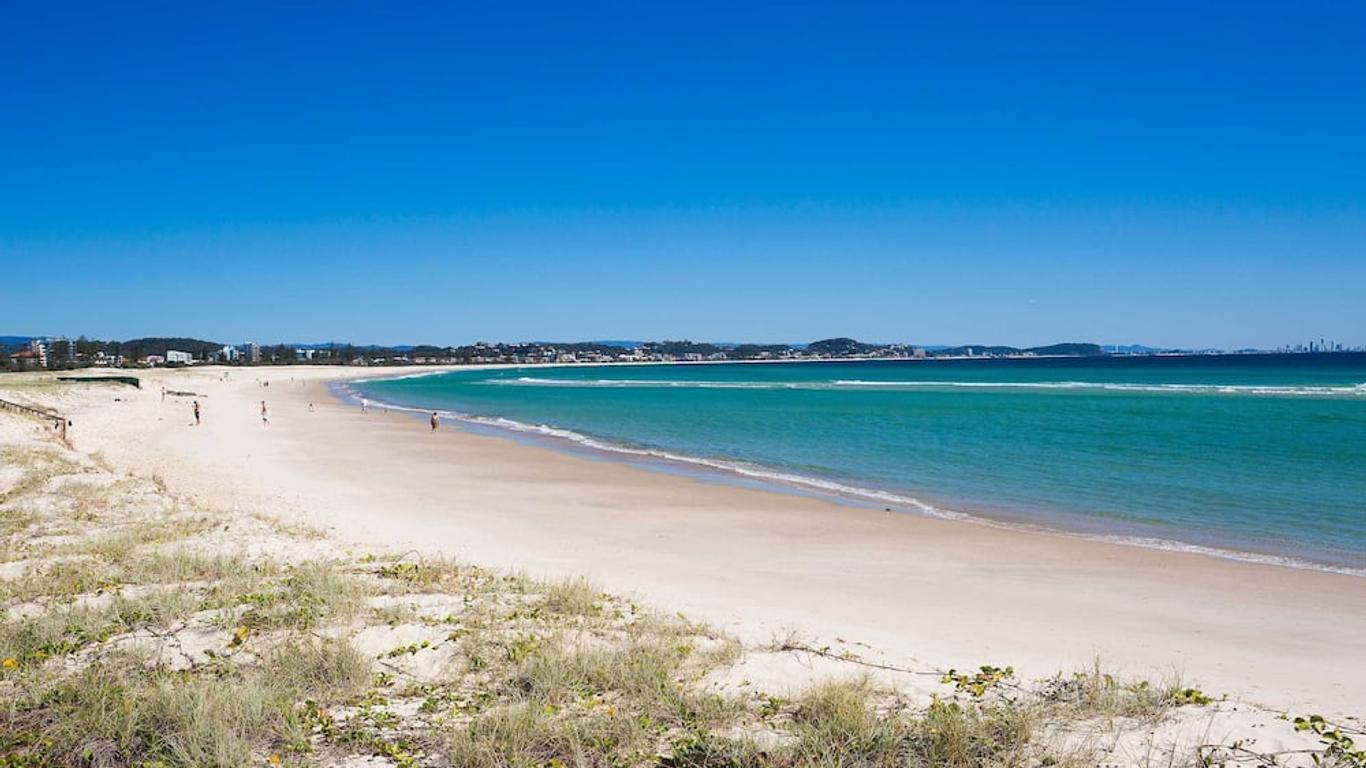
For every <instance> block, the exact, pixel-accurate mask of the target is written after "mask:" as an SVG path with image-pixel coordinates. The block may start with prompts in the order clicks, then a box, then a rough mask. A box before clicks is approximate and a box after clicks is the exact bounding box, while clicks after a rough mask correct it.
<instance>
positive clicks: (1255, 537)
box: [354, 354, 1366, 573]
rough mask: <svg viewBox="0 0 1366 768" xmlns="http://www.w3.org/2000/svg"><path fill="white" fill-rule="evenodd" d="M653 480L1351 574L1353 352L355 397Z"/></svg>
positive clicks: (1358, 450) (778, 369)
mask: <svg viewBox="0 0 1366 768" xmlns="http://www.w3.org/2000/svg"><path fill="white" fill-rule="evenodd" d="M354 386H355V387H356V389H357V390H359V391H360V392H363V393H364V394H366V395H367V396H368V397H370V398H372V399H374V400H376V401H381V402H387V403H393V404H395V405H397V406H402V407H411V408H421V409H436V410H441V411H443V412H446V413H448V414H451V415H453V416H456V417H458V418H462V419H465V420H467V421H468V422H469V423H472V424H480V425H485V426H487V427H490V428H493V429H498V430H511V431H512V432H514V433H519V434H525V435H533V436H540V437H545V438H548V439H551V440H556V441H564V442H565V443H566V444H570V445H574V446H580V447H582V448H584V449H586V450H590V451H594V452H600V453H601V454H602V455H608V456H610V455H618V456H620V457H622V458H629V459H632V460H635V461H646V462H655V463H657V464H659V465H660V466H661V467H667V466H671V465H672V466H678V467H684V468H686V467H688V466H694V467H697V468H698V469H699V470H701V471H702V472H703V473H704V474H713V475H715V474H717V473H726V474H731V475H734V476H735V477H738V478H742V479H744V480H745V481H747V482H748V481H756V482H762V483H766V484H773V485H777V486H785V487H789V488H793V489H798V490H802V491H806V492H816V493H821V494H829V495H834V496H838V497H843V498H846V499H850V500H853V501H856V502H861V503H869V504H877V505H881V506H887V507H892V508H896V509H905V510H908V511H915V512H920V513H924V514H932V515H940V516H946V517H960V516H972V517H978V518H986V519H989V520H994V521H998V522H1002V523H1007V524H1017V525H1024V526H1030V527H1044V528H1050V529H1057V530H1062V531H1068V532H1073V533H1079V534H1084V535H1089V536H1098V537H1103V538H1111V539H1115V540H1120V541H1124V542H1126V543H1133V544H1141V545H1147V546H1160V547H1168V548H1189V549H1193V550H1196V551H1207V552H1210V553H1213V554H1223V555H1226V556H1235V557H1243V558H1247V559H1256V560H1263V561H1268V562H1281V563H1284V564H1288V565H1300V566H1306V567H1316V568H1323V569H1327V570H1340V571H1346V572H1354V573H1366V355H1363V354H1336V355H1256V356H1253V355H1244V356H1196V357H1114V358H1094V359H1087V358H1050V359H1043V358H1038V359H1016V360H982V359H978V360H931V361H838V362H810V363H781V364H716V365H679V364H672V365H643V366H625V367H622V366H574V367H549V366H530V367H525V368H512V369H499V370H471V371H456V372H453V373H444V374H438V375H431V376H412V377H406V378H400V379H388V380H383V379H377V380H371V381H366V382H363V383H358V384H356V385H354Z"/></svg>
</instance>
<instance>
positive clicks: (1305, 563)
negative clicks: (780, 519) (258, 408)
mask: <svg viewBox="0 0 1366 768" xmlns="http://www.w3.org/2000/svg"><path fill="white" fill-rule="evenodd" d="M347 393H348V394H349V395H350V396H351V397H352V399H354V400H359V398H360V394H359V393H357V392H355V391H354V390H347ZM370 402H371V405H372V407H382V408H389V409H392V410H395V411H402V412H406V413H413V414H419V415H422V416H424V417H425V416H426V415H427V414H429V413H431V412H432V409H430V408H414V407H410V406H405V405H398V404H394V403H388V402H377V401H375V400H374V399H371V401H370ZM436 410H437V413H439V414H441V416H442V417H443V418H448V419H453V420H455V421H459V422H464V423H467V424H473V425H477V426H480V427H486V428H492V429H494V430H499V431H503V432H510V433H514V434H523V435H532V436H534V437H537V438H543V439H547V440H550V441H552V442H560V443H569V444H571V445H573V446H576V447H579V448H583V449H588V450H591V451H594V452H600V453H607V454H615V455H618V456H624V457H626V458H627V459H628V460H629V459H636V460H643V461H659V462H666V463H670V464H677V465H683V466H691V467H700V468H702V469H704V470H708V471H713V472H719V473H722V474H726V475H732V476H739V477H744V478H749V479H752V480H755V481H758V482H760V483H763V484H765V485H768V486H770V487H774V488H777V489H784V488H786V489H789V490H798V491H803V492H807V493H815V494H818V495H822V496H825V497H827V498H834V499H837V500H843V501H845V502H846V503H848V502H850V501H854V502H860V503H862V504H872V503H876V504H878V505H890V506H892V507H897V508H899V509H900V510H902V511H911V512H914V513H917V514H921V515H924V516H926V517H932V518H938V519H943V520H957V521H960V522H966V523H973V524H976V525H986V526H989V527H993V528H1001V529H1006V530H1014V531H1021V530H1024V531H1035V532H1042V533H1048V534H1052V535H1058V536H1068V537H1071V538H1078V539H1086V540H1089V541H1100V542H1105V543H1109V544H1117V545H1121V546H1127V547H1139V548H1142V549H1160V550H1164V551H1169V552H1182V553H1187V554H1195V555H1203V556H1206V557H1217V558H1221V559H1224V560H1235V561H1239V562H1245V563H1256V564H1259V565H1274V566H1279V567H1285V568H1296V569H1300V570H1310V571H1320V572H1324V573H1337V574H1343V575H1347V576H1356V577H1366V568H1354V567H1350V566H1339V565H1329V564H1326V563H1318V562H1314V561H1312V560H1304V559H1301V558H1297V557H1290V556H1281V555H1269V554H1263V553H1259V552H1244V551H1241V550H1234V549H1223V548H1220V547H1210V546H1206V545H1202V544H1191V543H1188V542H1182V541H1175V540H1172V539H1163V538H1157V537H1147V536H1130V535H1110V534H1088V533H1078V532H1075V531H1067V530H1062V529H1057V528H1050V527H1047V526H1042V525H1033V524H1028V523H1021V522H1005V521H1002V520H997V519H994V518H989V517H983V516H981V515H977V514H972V513H969V512H963V511H959V510H954V509H947V508H945V507H941V506H937V505H935V504H931V503H929V502H926V501H924V500H922V499H918V498H915V497H913V496H908V495H905V494H902V493H895V492H892V491H885V490H880V489H876V488H866V487H862V486H856V485H849V484H846V483H840V482H836V481H832V480H825V479H821V478H817V477H811V476H809V475H800V474H795V473H791V472H784V471H781V470H777V469H773V468H771V467H765V466H761V465H756V464H751V463H748V462H742V461H732V460H726V459H714V458H706V457H700V456H690V455H687V454H679V453H673V452H671V451H664V450H659V449H655V448H643V447H634V446H628V445H623V444H620V443H615V442H611V441H608V440H603V439H600V438H596V437H592V436H589V435H585V434H583V433H580V432H575V431H573V430H570V429H563V428H561V427H552V426H550V425H548V424H528V423H526V422H521V421H516V420H514V419H508V418H503V417H501V416H479V415H476V414H470V413H461V412H456V411H448V410H443V409H436Z"/></svg>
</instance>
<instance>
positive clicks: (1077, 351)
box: [934, 342, 1105, 357]
mask: <svg viewBox="0 0 1366 768" xmlns="http://www.w3.org/2000/svg"><path fill="white" fill-rule="evenodd" d="M969 352H971V353H972V354H973V355H1020V354H1025V353H1031V354H1035V355H1072V356H1077V357H1093V356H1097V355H1103V354H1105V350H1103V349H1101V348H1100V345H1099V344H1090V343H1081V342H1070V343H1066V344H1049V345H1048V346H1046V347H1025V348H1020V347H1003V346H999V345H995V346H993V345H988V344H965V345H963V346H961V347H942V348H939V349H935V350H934V354H936V355H966V354H968V353H969Z"/></svg>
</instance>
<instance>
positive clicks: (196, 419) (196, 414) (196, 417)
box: [194, 400, 199, 427]
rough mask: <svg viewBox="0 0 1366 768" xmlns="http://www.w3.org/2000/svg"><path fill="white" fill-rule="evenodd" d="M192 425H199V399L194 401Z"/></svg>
mask: <svg viewBox="0 0 1366 768" xmlns="http://www.w3.org/2000/svg"><path fill="white" fill-rule="evenodd" d="M194 425H195V426H196V427H197V426H199V401H198V400H196V401H194Z"/></svg>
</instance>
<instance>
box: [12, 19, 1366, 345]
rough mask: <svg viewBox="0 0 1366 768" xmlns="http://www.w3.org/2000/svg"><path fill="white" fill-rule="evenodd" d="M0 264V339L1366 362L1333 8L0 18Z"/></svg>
mask: <svg viewBox="0 0 1366 768" xmlns="http://www.w3.org/2000/svg"><path fill="white" fill-rule="evenodd" d="M650 5H653V7H649V8H646V7H644V6H650ZM0 267H2V268H3V269H2V270H0V273H3V275H4V278H5V282H4V284H3V292H0V334H3V333H20V334H22V333H43V334H72V335H74V334H82V333H84V334H87V335H91V336H97V337H106V338H107V337H115V338H127V337H132V336H141V335H172V334H174V335H181V334H183V335H193V336H199V337H204V338H210V339H214V340H221V341H232V342H237V341H242V340H246V339H255V340H259V341H275V340H286V341H311V340H319V341H321V340H332V339H338V340H352V341H356V342H377V343H398V342H414V343H415V342H434V343H456V342H465V341H472V340H475V339H501V340H526V339H590V338H663V337H668V338H680V337H687V338H694V339H710V340H754V341H807V340H811V339H814V338H820V337H825V336H832V335H851V336H856V337H859V338H864V339H868V340H874V341H892V340H904V341H915V342H922V343H968V342H971V343H983V342H998V343H1013V344H1036V343H1046V342H1053V341H1067V340H1094V341H1102V342H1120V343H1124V342H1145V343H1151V344H1170V345H1214V346H1241V345H1276V344H1282V343H1288V342H1295V341H1302V340H1307V339H1308V338H1311V337H1312V338H1315V339H1317V338H1318V337H1320V336H1331V337H1336V338H1338V339H1340V340H1342V341H1344V342H1348V343H1352V344H1366V4H1363V3H1361V2H1341V3H1316V2H1285V3H1280V4H1266V3H1257V2H1251V3H1249V2H1238V3H1219V4H1216V3H1199V2H1145V3H1092V2H1085V3H1084V2H1077V3H1000V4H995V3H961V4H960V3H940V2H935V3H926V4H916V3H889V4H886V5H881V4H860V3H846V2H840V3H835V2H826V3H820V4H817V3H800V2H794V3H735V2H725V3H707V2H681V3H677V4H663V5H655V4H641V3H612V4H591V3H548V4H544V5H539V4H535V3H485V4H480V5H478V6H474V5H471V6H469V7H458V6H454V5H449V4H435V3H434V4H431V5H425V4H424V5H411V4H401V3H371V4H350V3H338V2H324V3H317V4H315V5H309V4H306V3H263V4H253V3H246V2H235V3H225V4H222V5H218V6H211V5H209V4H207V3H202V4H201V3H165V4H161V5H158V6H148V5H140V4H129V5H126V6H125V5H118V6H111V5H109V4H107V3H100V4H93V3H92V4H90V5H89V6H88V7H82V6H80V5H79V4H62V3H9V4H7V6H6V7H5V9H4V11H3V16H0Z"/></svg>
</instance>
